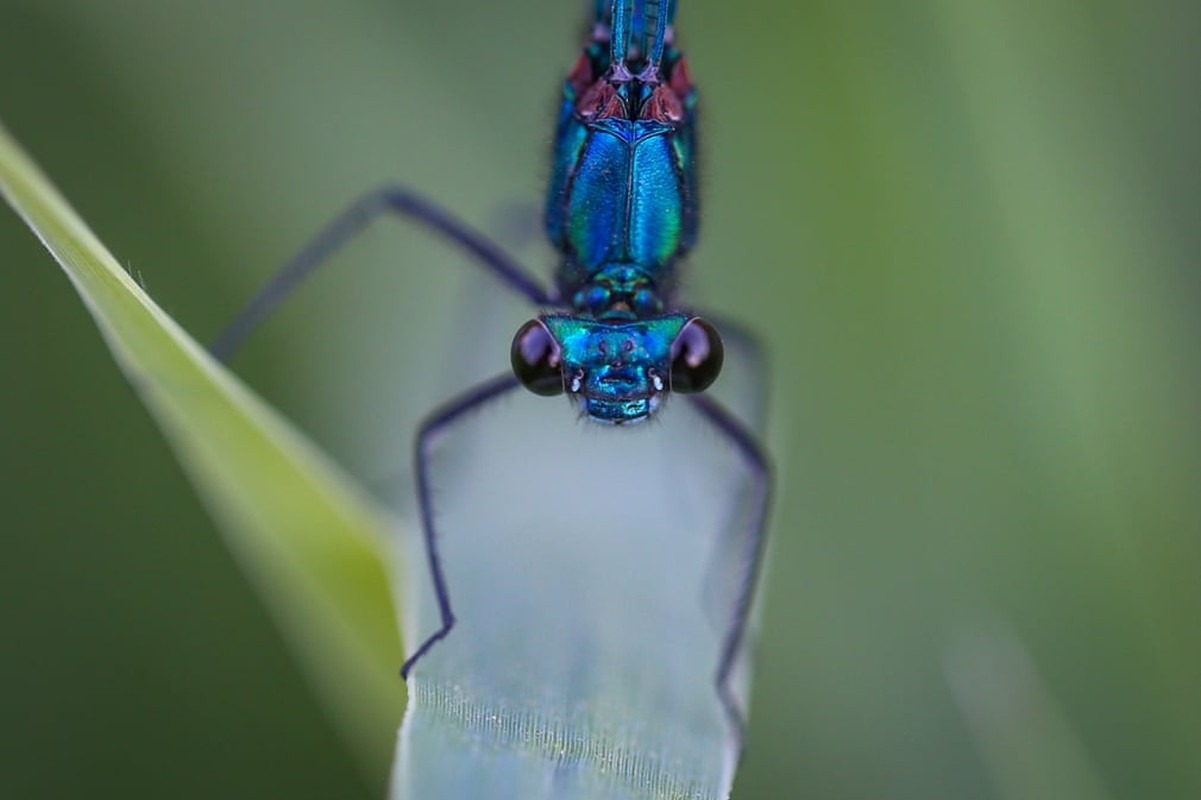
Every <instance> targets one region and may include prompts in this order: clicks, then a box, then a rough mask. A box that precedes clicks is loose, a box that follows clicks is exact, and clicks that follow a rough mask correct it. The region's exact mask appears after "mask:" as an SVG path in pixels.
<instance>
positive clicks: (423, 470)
mask: <svg viewBox="0 0 1201 800" xmlns="http://www.w3.org/2000/svg"><path fill="white" fill-rule="evenodd" d="M519 385H520V384H519V382H518V380H517V378H516V377H515V376H514V375H513V374H512V373H507V374H504V375H498V376H497V377H495V378H490V379H489V380H487V381H485V382H483V383H481V384H477V385H476V386H473V387H472V388H470V389H468V390H467V391H466V392H464V393H463V394H460V395H458V396H457V397H455V398H453V399H451V400H450V401H449V402H447V403H446V404H445V405H443V406H442V407H441V408H438V409H437V410H435V411H434V412H433V413H432V414H430V416H428V417H426V419H425V421H424V422H422V423H421V427H420V428H419V429H418V431H417V443H416V447H415V450H414V453H413V457H414V461H415V463H416V471H417V504H418V510H419V511H420V514H421V533H422V536H423V537H424V538H425V554H426V557H427V558H428V559H429V568H430V577H431V578H432V579H433V582H434V594H435V595H436V596H437V598H438V613H439V614H440V615H441V618H442V627H441V628H439V629H438V630H437V631H435V632H434V633H433V635H431V636H430V637H429V638H428V639H426V640H425V641H424V642H422V643H421V646H420V647H418V648H417V649H416V650H415V651H413V655H411V656H409V658H408V660H407V661H405V663H404V666H402V667H401V668H400V676H401V677H402V678H407V677H408V676H409V670H411V669H412V668H413V664H415V663H416V662H417V659H419V658H421V657H422V656H423V655H425V653H426V651H427V650H429V649H430V648H431V647H433V645H434V643H435V642H437V641H439V640H441V639H442V638H443V637H445V636H446V634H448V633H450V629H451V628H453V627H454V624H455V615H454V613H453V612H452V611H451V608H450V592H449V590H448V589H447V587H446V576H445V575H444V574H443V573H442V562H441V561H440V560H439V558H438V541H437V537H436V536H435V535H434V509H433V500H432V497H431V494H430V475H429V459H430V453H431V451H432V449H433V446H434V444H435V440H436V439H437V437H438V435H439V434H441V433H443V432H445V431H446V429H447V428H449V427H450V426H451V425H452V424H454V423H455V422H456V421H457V420H458V419H459V418H460V417H462V416H463V415H464V414H467V413H469V412H471V411H474V410H475V409H477V408H480V407H481V406H483V405H485V404H486V403H489V402H491V401H492V400H495V399H496V398H498V397H500V396H501V395H503V394H504V393H505V392H508V391H510V390H512V389H515V388H516V387H517V386H519Z"/></svg>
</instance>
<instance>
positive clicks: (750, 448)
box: [689, 395, 771, 745]
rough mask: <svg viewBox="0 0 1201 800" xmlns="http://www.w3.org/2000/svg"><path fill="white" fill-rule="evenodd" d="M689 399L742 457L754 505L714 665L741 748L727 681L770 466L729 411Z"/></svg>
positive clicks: (763, 520) (763, 516)
mask: <svg viewBox="0 0 1201 800" xmlns="http://www.w3.org/2000/svg"><path fill="white" fill-rule="evenodd" d="M689 400H691V401H692V403H693V405H695V406H696V408H697V409H698V410H699V411H700V412H701V413H702V414H703V415H704V416H705V417H706V418H707V419H708V420H709V421H710V422H711V423H713V425H714V427H716V428H717V429H718V430H719V431H720V432H721V433H722V435H724V436H726V437H727V438H728V439H729V440H730V441H731V442H732V443H733V444H734V446H735V447H736V448H737V449H738V452H739V453H741V454H742V456H743V458H744V459H745V460H746V462H747V466H748V467H749V468H750V470H751V478H752V480H753V482H754V487H755V498H754V503H755V506H754V508H753V510H752V513H751V518H750V522H749V524H748V526H747V537H746V542H745V543H744V545H743V547H744V549H743V550H741V551H740V555H741V556H742V559H741V566H742V570H743V572H742V576H741V581H740V582H739V585H738V596H737V598H736V600H735V605H734V616H733V619H732V621H731V623H730V627H729V629H728V630H727V631H726V637H725V640H724V641H723V642H722V648H721V654H720V656H719V660H718V666H717V694H718V697H719V698H721V702H722V705H723V706H725V709H726V714H727V715H728V716H729V718H730V723H731V725H733V727H734V730H735V732H736V734H737V736H738V741H739V744H740V745H741V743H742V741H743V736H744V734H745V732H746V717H745V713H744V711H743V709H741V708H739V706H738V698H737V697H735V696H734V690H733V687H732V686H731V685H730V679H731V677H732V675H733V672H734V665H735V663H736V662H737V660H738V654H739V652H740V651H741V649H742V647H743V644H744V641H743V640H744V638H745V636H746V628H747V624H748V623H749V621H750V614H751V604H752V602H754V599H755V587H756V585H758V582H759V572H760V567H761V566H762V564H763V549H764V548H763V546H764V542H765V541H766V538H767V537H766V533H767V507H768V503H769V499H770V495H771V466H770V465H769V463H768V460H767V454H766V453H765V452H764V450H763V448H762V446H761V445H760V444H759V442H758V440H757V439H756V437H755V436H754V435H753V434H752V433H751V432H750V431H749V430H747V428H746V426H744V425H743V424H742V422H740V421H739V420H738V419H736V418H735V417H734V416H733V415H732V414H731V413H730V412H729V411H727V410H726V409H725V408H723V407H722V406H721V405H719V404H718V403H717V402H715V401H714V400H713V399H712V398H709V397H706V396H704V395H694V396H692V397H690V398H689Z"/></svg>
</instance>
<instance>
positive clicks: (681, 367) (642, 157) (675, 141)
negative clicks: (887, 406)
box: [213, 0, 770, 734]
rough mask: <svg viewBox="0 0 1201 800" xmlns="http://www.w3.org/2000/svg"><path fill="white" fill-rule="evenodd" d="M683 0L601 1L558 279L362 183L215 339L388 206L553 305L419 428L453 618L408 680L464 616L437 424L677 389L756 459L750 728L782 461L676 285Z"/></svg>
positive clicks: (682, 207)
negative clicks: (742, 410) (734, 397)
mask: <svg viewBox="0 0 1201 800" xmlns="http://www.w3.org/2000/svg"><path fill="white" fill-rule="evenodd" d="M674 5H675V4H674V2H672V0H608V2H606V0H597V2H596V4H595V11H594V12H593V16H592V25H591V28H590V31H589V34H588V38H587V40H586V42H585V44H584V47H583V50H582V52H581V54H580V56H579V58H578V59H577V61H576V63H575V65H574V67H573V68H572V69H571V71H570V73H569V74H568V76H567V79H566V81H565V82H564V85H563V96H562V102H561V105H560V110H559V115H558V122H557V127H556V130H555V139H554V148H553V158H552V168H551V176H550V181H549V187H548V190H547V197H546V209H545V227H546V233H547V235H548V237H549V239H550V241H551V243H552V244H553V245H554V247H555V248H556V249H557V250H558V252H559V253H560V256H561V261H560V263H559V267H558V271H557V273H556V275H555V280H554V284H553V286H552V287H550V288H547V287H545V286H543V285H542V284H541V283H540V282H539V281H538V280H537V279H535V278H534V277H531V276H530V274H528V273H527V272H526V270H525V269H524V268H523V267H522V266H520V265H519V264H518V263H516V262H515V261H514V260H513V259H512V258H510V257H509V256H508V255H506V254H505V253H504V252H503V251H502V250H501V249H500V248H499V247H497V246H496V245H495V244H493V243H492V242H491V241H489V240H488V239H487V238H485V237H483V236H482V235H480V234H478V233H476V232H475V231H473V230H472V229H471V228H470V227H468V226H467V225H466V224H464V223H463V222H461V221H459V219H457V218H456V217H455V216H454V215H453V214H451V213H450V212H448V211H446V210H445V209H443V208H441V207H439V206H438V205H436V204H435V203H433V202H432V201H430V200H428V199H426V198H425V197H423V196H421V195H419V194H417V193H415V192H413V191H411V190H410V189H408V188H405V187H401V186H388V187H385V188H383V189H379V190H376V191H373V192H371V193H369V194H367V195H365V196H364V197H362V198H361V199H360V200H359V201H358V202H356V203H355V204H354V205H352V206H351V207H350V208H349V209H347V210H346V211H345V212H343V213H342V214H341V215H339V216H338V217H337V218H335V219H334V220H333V222H332V223H330V224H329V225H328V226H327V227H326V228H325V229H324V230H323V231H321V232H320V233H319V234H318V235H317V236H316V237H315V238H314V239H313V240H312V241H311V242H310V243H309V244H308V245H307V246H306V247H305V248H304V249H303V250H302V251H301V252H300V253H299V254H298V255H297V256H296V257H295V258H293V259H292V260H291V261H290V262H288V263H287V264H285V265H284V267H283V268H282V269H281V270H280V271H279V272H278V273H277V274H276V275H275V276H274V278H273V279H272V280H271V281H270V282H269V283H268V284H267V285H266V287H264V288H263V289H262V290H261V291H260V292H259V293H258V295H256V296H255V297H254V298H253V300H252V301H251V302H250V303H249V304H248V305H247V306H246V308H245V309H244V310H243V311H242V312H241V313H240V314H239V315H238V316H237V317H236V318H235V319H234V320H233V321H232V322H231V323H230V325H229V326H228V327H227V328H226V330H225V331H224V332H223V333H222V334H221V336H220V337H219V338H218V340H217V342H216V344H215V345H214V346H213V352H214V354H215V355H217V356H218V357H220V358H226V357H228V356H229V355H230V354H231V353H232V352H233V351H234V349H235V348H236V347H237V346H238V345H239V344H240V343H241V342H242V341H243V339H244V338H245V337H246V336H247V335H248V334H249V333H250V332H251V331H252V330H253V329H254V328H255V326H256V325H257V324H258V323H259V322H261V321H262V320H263V318H264V317H266V316H267V314H268V313H270V311H271V310H272V309H273V308H275V307H276V306H277V305H278V304H279V303H280V301H282V300H283V299H284V297H285V296H286V295H287V294H288V293H289V292H290V291H291V290H292V289H293V288H294V287H295V286H296V285H297V284H298V283H299V282H300V281H301V280H302V279H304V278H305V277H306V276H307V275H309V274H310V273H311V272H313V271H314V270H315V269H316V268H317V267H318V266H319V265H320V264H321V263H322V262H324V261H325V260H326V259H327V258H328V257H329V256H330V255H331V254H332V253H334V252H335V251H336V250H338V249H339V248H340V247H341V246H342V245H344V244H345V243H346V242H347V241H349V240H350V239H352V238H353V237H354V236H355V235H356V234H357V233H358V232H359V231H360V230H362V229H363V228H364V227H365V226H366V225H367V224H368V223H370V222H371V221H372V220H374V219H376V218H377V217H379V216H381V215H382V214H384V213H394V214H398V215H400V216H402V217H406V218H408V219H411V220H413V221H415V222H417V223H419V224H421V225H423V226H425V227H427V228H429V229H431V230H433V231H435V232H437V233H439V234H441V235H442V236H443V237H444V238H445V239H446V240H447V241H449V242H451V243H452V244H455V245H457V246H458V247H460V248H462V249H463V250H465V251H466V252H467V253H468V254H469V255H471V256H472V257H473V258H474V261H475V262H476V263H477V264H478V265H479V266H480V267H482V268H483V270H484V271H485V272H486V273H487V274H489V275H491V276H492V277H493V278H494V279H496V280H498V281H499V282H500V283H501V284H502V285H503V286H505V287H506V288H508V289H509V290H511V291H513V292H516V293H517V294H519V295H521V296H523V297H524V298H526V299H527V300H528V301H529V302H530V303H531V304H533V305H534V306H536V307H538V308H539V309H541V312H540V313H539V314H538V315H537V316H536V317H535V318H534V319H532V320H530V321H528V322H526V323H525V324H524V325H522V326H521V327H520V329H519V330H518V331H517V333H516V335H515V336H514V338H513V341H512V345H511V348H510V354H509V357H510V364H511V371H508V372H506V373H505V374H503V375H500V376H498V377H495V378H492V379H490V380H487V381H485V382H483V383H481V384H479V385H477V386H474V387H472V388H470V389H468V390H467V391H465V392H463V393H462V394H460V395H458V396H456V397H454V398H452V399H450V400H449V401H447V402H446V403H445V404H444V405H443V406H441V407H440V408H438V409H436V410H435V411H434V412H433V413H432V414H430V415H429V416H428V417H427V418H426V419H425V421H424V422H423V423H422V424H421V426H420V428H419V430H418V432H417V435H416V445H415V454H414V457H415V473H416V482H417V499H418V506H419V511H420V514H421V522H422V532H423V535H424V546H425V551H426V556H427V558H428V566H429V571H430V573H431V578H432V583H433V588H434V592H435V593H436V595H437V602H438V610H439V613H440V617H441V627H440V628H439V629H438V630H436V631H435V632H434V633H433V634H432V635H430V636H429V637H428V638H426V639H425V640H424V641H422V642H421V644H420V645H419V646H418V647H417V648H416V649H415V650H413V652H412V654H411V655H410V656H409V657H408V659H407V660H406V661H405V663H404V665H403V667H402V669H401V674H402V675H405V676H407V675H408V673H409V671H410V670H411V669H413V668H414V666H415V665H416V664H418V662H419V661H420V660H421V658H422V656H423V655H425V654H426V652H427V651H429V649H430V648H431V647H432V646H433V645H434V644H436V643H437V642H438V641H439V640H441V639H443V638H444V637H446V636H447V635H448V634H449V633H450V632H451V630H452V629H453V628H454V625H455V616H454V611H453V603H452V597H453V587H452V586H450V585H448V582H447V580H446V578H445V573H444V570H443V566H442V562H441V559H440V556H439V548H438V535H437V531H436V530H435V519H436V516H435V513H434V511H435V509H434V504H433V497H432V493H431V486H430V465H429V462H430V457H431V448H432V443H433V441H434V439H435V438H436V437H437V436H438V434H439V433H441V432H444V431H446V430H447V429H449V428H450V427H451V426H454V425H455V424H456V423H457V422H459V421H460V420H462V419H463V418H464V416H465V415H468V414H470V413H471V412H472V411H474V410H477V409H480V408H481V407H483V406H485V405H487V404H489V403H492V402H493V401H494V400H496V399H497V398H499V397H500V396H502V395H504V394H506V393H508V392H511V391H512V390H514V389H516V388H517V387H519V386H524V387H525V388H526V389H528V390H530V391H532V392H534V393H535V394H538V395H547V396H550V395H564V394H565V395H567V396H568V397H569V398H571V399H572V400H573V401H574V402H575V403H577V404H578V406H579V408H580V409H581V410H582V412H583V414H584V415H586V416H587V418H588V419H590V420H593V421H595V422H599V423H605V424H610V425H621V426H628V425H630V424H633V423H636V422H639V421H642V420H645V419H647V418H648V417H650V416H652V415H654V414H657V413H662V408H663V406H664V401H665V399H666V398H667V397H668V395H669V394H672V393H674V394H681V395H686V397H687V401H688V402H690V403H692V404H693V405H694V406H695V408H696V409H697V411H699V413H700V416H701V417H702V418H703V419H705V420H707V422H708V424H709V425H711V426H712V428H713V430H715V431H716V432H717V433H718V434H719V435H720V436H722V437H724V438H725V439H726V440H728V441H729V443H730V444H731V445H732V446H733V447H734V448H735V449H736V450H737V451H738V452H739V453H740V454H741V456H742V458H743V461H744V463H745V464H746V465H747V467H748V468H749V470H750V471H751V473H752V481H753V486H754V497H753V500H752V502H753V504H754V509H753V512H752V513H750V514H749V515H747V519H746V521H745V524H747V526H748V530H747V531H746V532H745V534H744V535H743V536H741V537H740V539H739V541H741V542H743V543H744V544H743V545H742V548H743V552H741V553H740V554H738V557H739V563H740V565H741V566H740V567H739V570H740V572H739V575H738V580H737V583H738V585H737V590H736V592H735V607H734V608H733V609H732V611H731V613H730V614H729V615H728V620H729V621H728V623H727V629H726V630H725V631H724V633H723V638H722V643H721V647H720V650H719V658H718V663H717V664H716V675H715V677H716V687H717V692H718V694H719V696H720V699H721V702H722V704H723V706H724V708H725V710H726V713H727V714H728V715H729V717H730V719H731V722H732V723H733V725H734V726H735V729H736V731H737V732H739V734H740V733H741V729H742V725H743V712H742V710H741V709H740V708H739V704H738V701H737V699H736V697H735V692H734V690H733V688H732V687H731V685H730V684H731V676H732V672H733V670H734V666H735V662H736V660H737V657H738V653H739V651H740V648H741V647H742V645H743V639H744V636H745V633H746V629H747V625H748V617H749V612H750V606H751V601H752V599H753V596H754V589H755V584H756V578H757V575H758V571H759V566H760V562H761V560H762V551H763V539H764V530H765V525H766V516H767V504H768V494H769V486H770V474H769V467H768V461H767V457H766V454H765V452H764V450H763V448H762V446H761V445H760V444H759V443H758V442H757V441H756V438H755V436H754V435H753V434H752V433H751V431H750V428H749V427H748V426H746V425H745V424H744V423H743V422H741V421H740V420H739V419H737V418H735V416H734V415H733V414H731V413H730V412H728V411H727V410H726V409H725V408H724V407H723V406H721V405H720V404H718V403H717V402H716V401H715V400H714V399H712V398H711V397H708V396H706V395H705V394H703V392H704V391H705V390H706V389H707V388H708V387H709V386H710V385H711V384H712V383H713V382H714V380H715V379H716V378H717V376H718V373H719V371H720V370H721V367H722V361H723V353H724V348H723V344H722V339H721V337H720V335H719V334H718V331H717V328H716V327H715V326H714V324H713V323H712V322H710V321H708V320H706V319H705V318H703V317H701V316H698V315H696V314H694V313H692V312H691V311H686V310H685V307H684V306H682V305H680V304H679V302H678V300H677V297H676V286H677V277H678V276H677V272H678V268H679V266H680V264H681V262H682V259H683V258H684V257H685V256H686V255H687V254H688V253H689V251H690V250H691V249H692V247H693V246H694V244H695V242H696V238H697V230H698V197H697V195H698V186H697V183H698V180H697V166H696V147H697V142H696V137H697V129H696V125H697V90H696V88H695V87H694V86H693V83H692V80H691V78H690V75H689V71H688V66H687V62H686V61H685V58H684V56H683V54H682V53H681V52H680V50H679V49H678V48H677V46H676V42H675V36H674V30H673V18H674V12H675V8H674ZM729 335H739V336H741V334H737V333H736V332H735V333H731V334H729ZM751 346H752V347H753V344H752V345H751Z"/></svg>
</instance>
